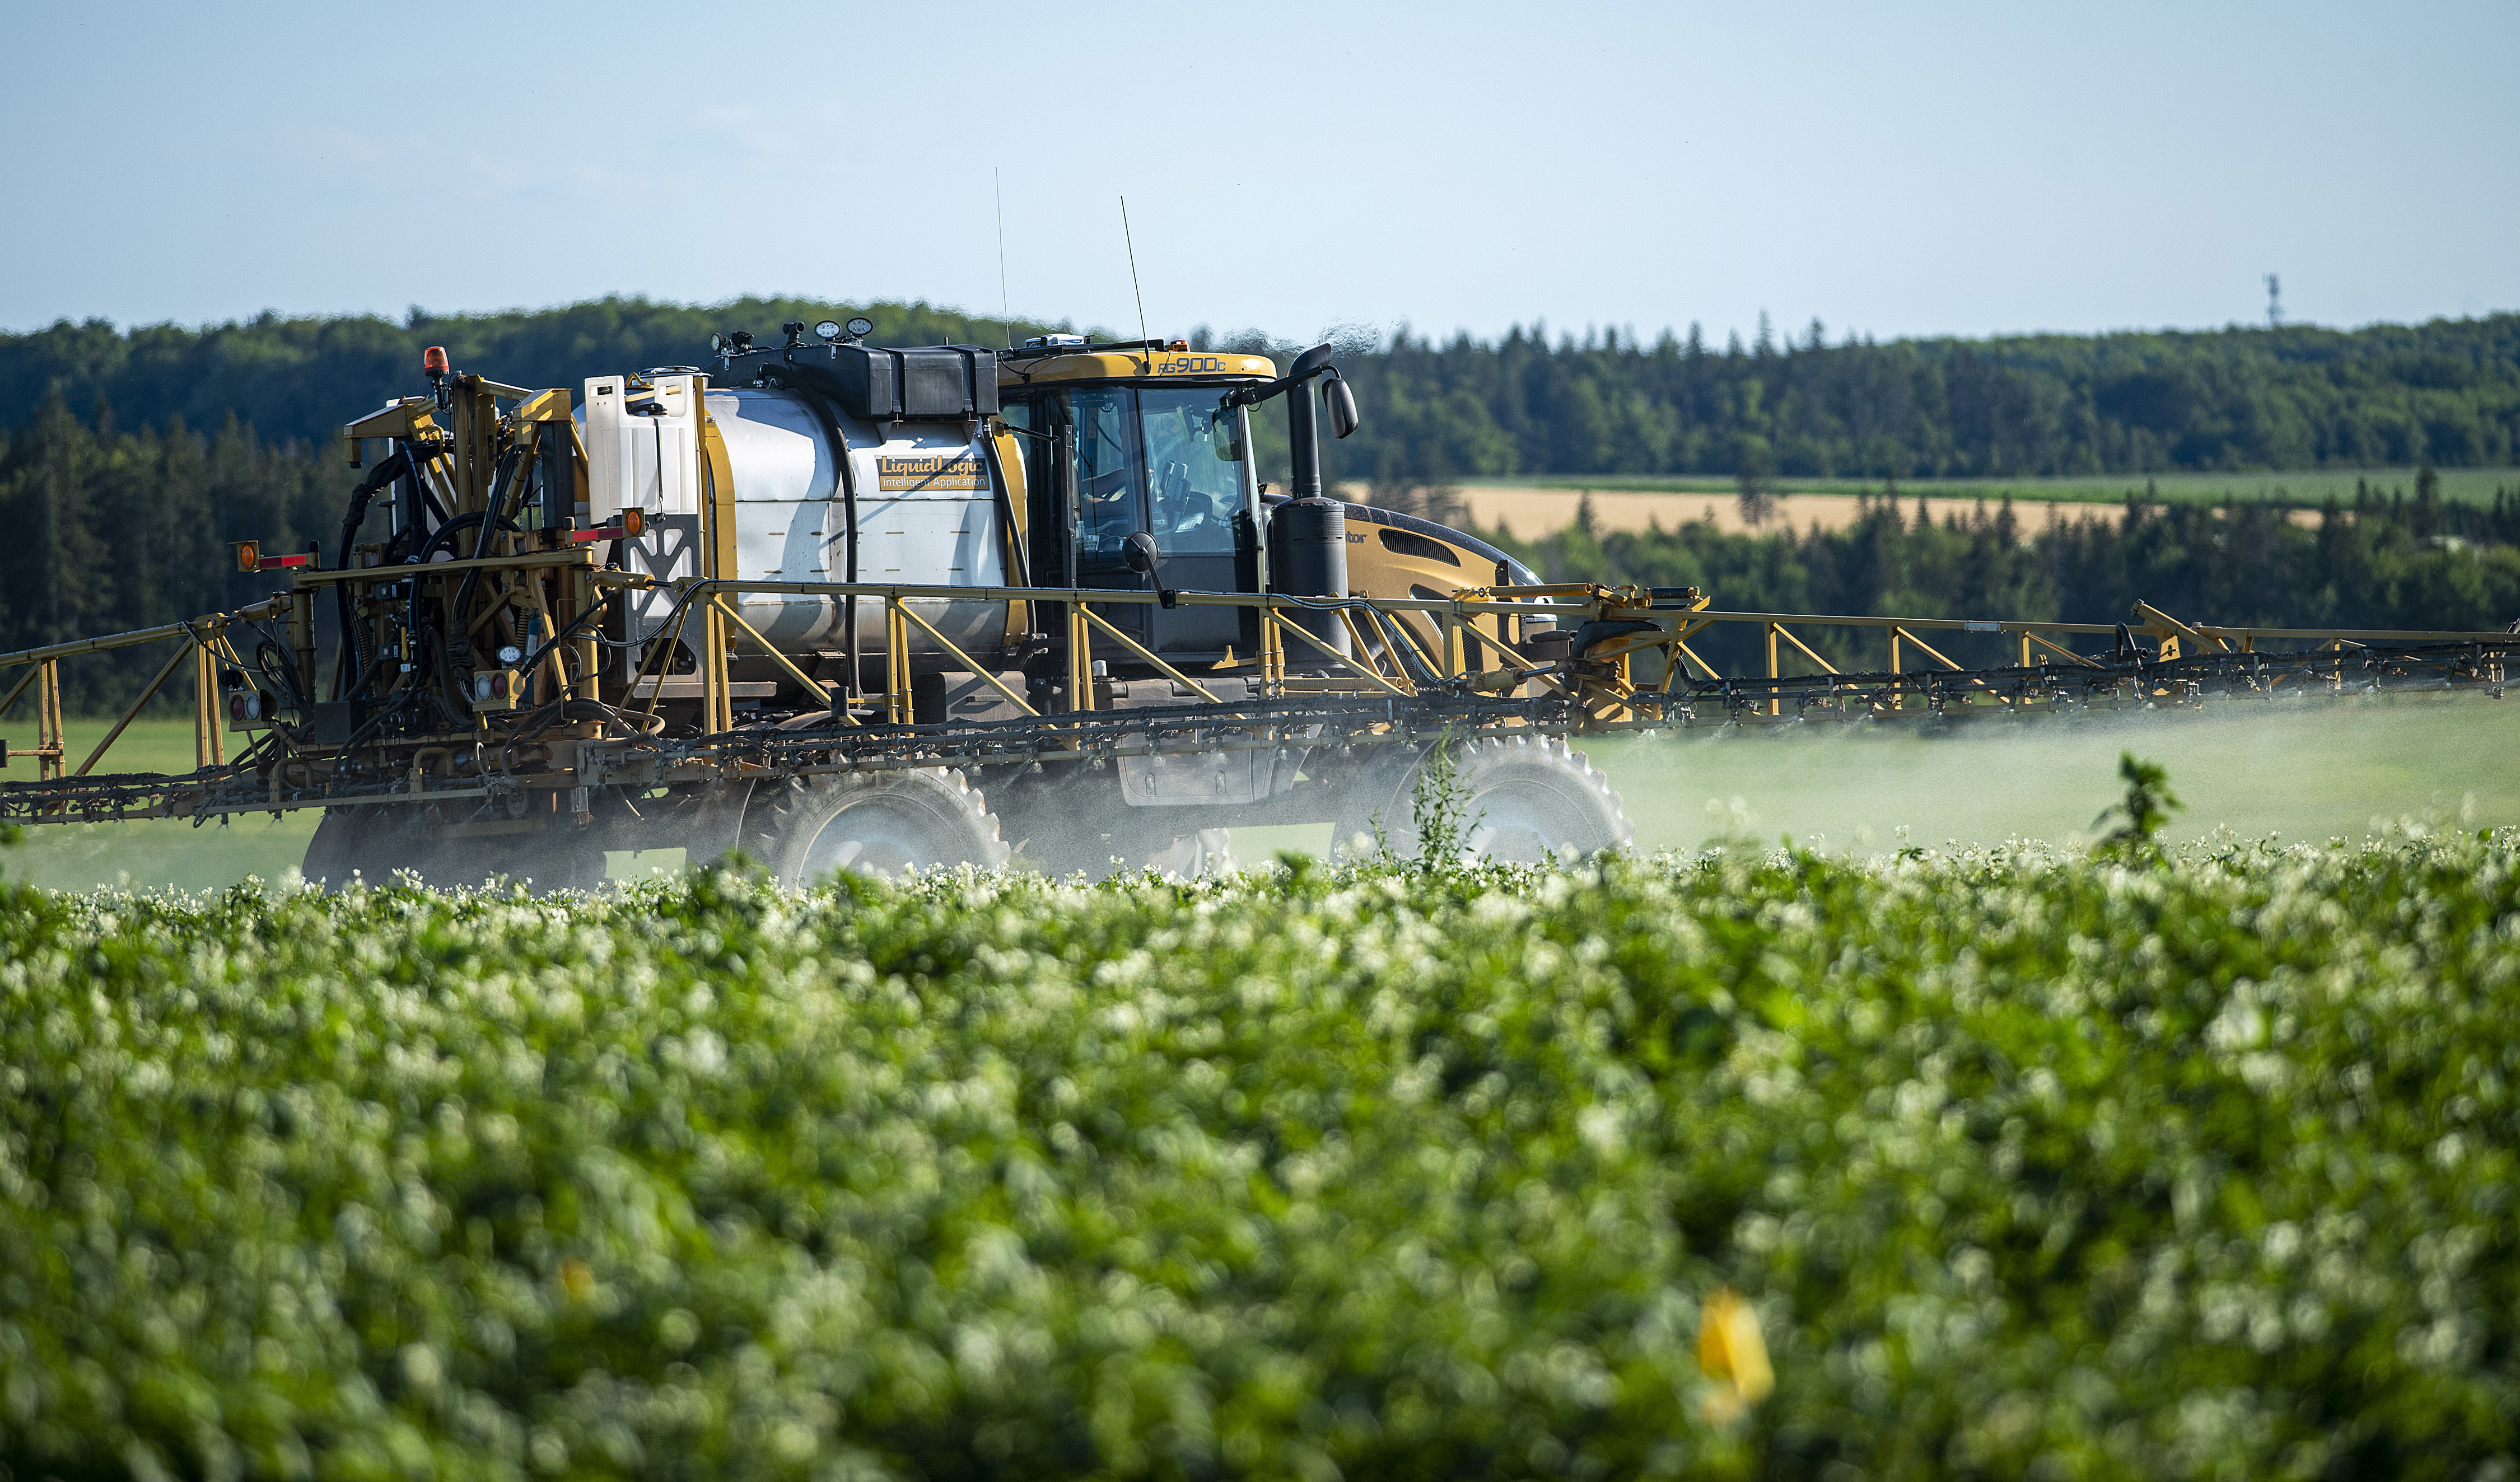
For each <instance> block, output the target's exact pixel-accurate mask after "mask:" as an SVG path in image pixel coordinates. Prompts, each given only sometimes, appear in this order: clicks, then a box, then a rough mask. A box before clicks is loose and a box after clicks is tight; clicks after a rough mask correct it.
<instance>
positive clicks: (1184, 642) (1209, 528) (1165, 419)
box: [1138, 385, 1249, 657]
mask: <svg viewBox="0 0 2520 1482" xmlns="http://www.w3.org/2000/svg"><path fill="white" fill-rule="evenodd" d="M1223 399H1224V398H1223V393H1222V392H1221V391H1220V390H1219V389H1218V388H1217V387H1216V386H1213V385H1172V386H1160V385H1157V386H1144V387H1140V388H1138V433H1139V437H1138V441H1139V445H1140V446H1141V447H1142V448H1143V449H1144V450H1145V460H1146V470H1147V511H1148V523H1147V524H1146V526H1145V529H1146V530H1147V532H1148V534H1150V535H1152V536H1154V538H1155V549H1156V551H1158V552H1159V553H1161V556H1162V559H1161V560H1160V561H1158V562H1157V563H1156V567H1155V574H1156V576H1157V577H1158V578H1159V580H1160V582H1161V584H1162V585H1163V586H1166V587H1171V588H1174V589H1176V590H1179V591H1186V592H1232V591H1236V590H1238V588H1239V587H1240V585H1241V583H1240V581H1239V580H1238V573H1239V566H1240V563H1239V561H1238V552H1237V551H1236V549H1235V546H1236V533H1237V530H1238V526H1237V524H1236V521H1235V518H1234V516H1235V514H1236V512H1238V511H1239V510H1240V509H1242V507H1243V481H1244V478H1245V477H1246V472H1245V467H1246V466H1245V464H1244V462H1243V458H1244V455H1245V452H1246V449H1245V448H1244V446H1243V442H1244V435H1245V430H1244V429H1245V427H1246V424H1245V422H1244V419H1243V417H1242V414H1241V413H1240V411H1238V410H1229V409H1227V408H1226V407H1224V406H1223V405H1222V402H1223ZM1248 538H1249V537H1248V535H1247V534H1246V535H1245V536H1244V539H1246V540H1247V539H1248ZM1243 615H1244V614H1243V609H1241V608H1239V607H1216V606H1186V607H1175V608H1173V609H1171V610H1170V611H1165V610H1163V609H1161V608H1158V609H1156V611H1155V612H1154V614H1153V619H1152V621H1153V623H1154V631H1155V640H1154V642H1153V643H1151V644H1149V645H1148V647H1149V648H1151V649H1153V650H1154V651H1156V652H1158V653H1161V654H1163V655H1165V656H1166V657H1171V656H1172V655H1174V654H1180V655H1183V656H1185V657H1192V656H1207V655H1213V656H1217V657H1222V656H1223V655H1224V652H1225V651H1226V649H1227V648H1228V647H1230V646H1231V645H1233V644H1234V643H1236V642H1237V641H1238V640H1239V639H1240V638H1241V636H1242V626H1243Z"/></svg>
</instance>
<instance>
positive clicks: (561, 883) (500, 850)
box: [298, 803, 604, 892]
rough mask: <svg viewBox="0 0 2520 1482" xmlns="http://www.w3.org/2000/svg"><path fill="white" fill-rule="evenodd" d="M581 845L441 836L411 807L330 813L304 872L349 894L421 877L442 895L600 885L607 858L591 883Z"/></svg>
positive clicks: (561, 838)
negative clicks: (355, 884)
mask: <svg viewBox="0 0 2520 1482" xmlns="http://www.w3.org/2000/svg"><path fill="white" fill-rule="evenodd" d="M578 843H579V841H578V840H576V839H575V838H573V837H570V836H567V835H563V834H557V833H555V834H553V835H551V836H549V837H546V836H544V835H540V834H513V835H512V834H493V835H488V836H456V837H443V836H437V835H436V834H434V833H433V831H431V830H430V829H429V828H428V827H427V821H426V820H424V819H423V818H422V817H421V816H420V814H419V813H417V812H416V811H414V810H413V809H411V808H407V807H400V806H396V805H394V804H390V803H388V804H382V805H371V806H368V807H360V808H327V809H325V810H324V819H323V822H321V823H319V824H317V825H316V826H315V836H314V837H313V838H312V839H310V840H308V841H307V844H306V859H305V862H304V863H303V864H301V865H299V866H298V873H299V874H300V875H302V876H305V878H306V882H307V883H308V884H311V885H315V886H318V887H320V888H323V889H326V890H342V889H346V888H348V886H349V885H350V883H351V881H352V880H353V879H357V880H360V881H363V882H365V883H366V884H369V885H373V886H380V887H381V886H385V885H391V884H396V883H398V882H400V881H401V880H402V879H403V878H404V877H405V876H416V877H418V879H419V880H420V882H421V883H422V884H425V885H428V886H430V887H432V888H435V889H439V890H449V889H459V888H465V887H471V886H476V885H487V884H505V883H511V882H513V883H518V884H521V883H524V882H526V881H531V882H532V884H533V885H534V887H535V888H536V889H537V890H539V891H543V892H549V891H553V890H565V889H570V888H573V887H581V886H585V885H587V884H590V883H599V882H601V880H602V878H603V875H604V860H603V856H602V855H601V854H600V853H599V854H595V855H594V856H593V857H592V861H591V863H592V870H593V875H594V879H593V880H592V881H590V880H588V879H584V878H580V877H579V876H581V875H583V874H584V873H585V872H586V871H587V869H588V868H589V861H588V860H587V859H586V858H583V857H581V856H583V855H584V852H585V851H584V850H582V849H581V848H579V847H577V845H578Z"/></svg>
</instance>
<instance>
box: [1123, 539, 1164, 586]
mask: <svg viewBox="0 0 2520 1482" xmlns="http://www.w3.org/2000/svg"><path fill="white" fill-rule="evenodd" d="M1162 554H1163V553H1162V552H1160V551H1157V550H1156V549H1155V538H1154V537H1153V536H1151V535H1149V534H1148V533H1147V532H1146V531H1144V530H1140V531H1138V532H1137V533H1136V534H1134V535H1132V536H1130V537H1129V538H1128V539H1126V540H1124V541H1122V542H1120V559H1121V560H1123V561H1127V562H1128V563H1129V569H1130V570H1132V571H1135V572H1137V573H1138V574H1139V575H1140V576H1152V575H1154V574H1155V558H1156V557H1158V556H1160V555H1162Z"/></svg>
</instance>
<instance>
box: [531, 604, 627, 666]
mask: <svg viewBox="0 0 2520 1482" xmlns="http://www.w3.org/2000/svg"><path fill="white" fill-rule="evenodd" d="M621 591H622V589H620V588H617V587H616V588H614V589H613V590H612V591H609V592H607V593H605V594H604V596H603V598H602V599H601V600H599V601H598V602H597V603H596V604H595V605H594V606H590V607H588V608H587V609H586V610H585V611H583V612H580V613H579V614H577V615H576V616H575V617H572V618H570V619H569V620H568V622H567V624H566V625H564V626H563V627H562V628H561V629H560V630H559V631H558V632H555V633H554V634H552V636H551V637H550V638H548V639H545V640H544V641H543V646H542V647H541V648H539V649H536V650H535V651H533V652H532V653H531V654H528V655H527V656H526V658H525V660H524V662H522V663H520V664H518V665H517V673H519V674H524V675H528V676H530V675H531V674H533V673H534V671H535V670H536V669H538V668H539V667H540V666H541V664H542V661H543V659H544V658H546V657H547V656H549V655H550V653H551V651H552V650H554V649H557V648H559V647H560V646H561V645H562V643H563V642H565V641H566V640H567V638H568V636H569V635H570V634H571V633H574V632H576V631H577V630H578V629H579V628H580V627H583V626H584V625H585V623H586V620H587V619H588V618H591V617H595V616H597V615H599V614H600V613H602V612H603V611H604V609H605V608H607V607H608V606H612V604H613V602H614V601H615V600H616V599H618V598H619V597H620V596H621Z"/></svg>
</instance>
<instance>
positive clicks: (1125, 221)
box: [1120, 196, 1147, 339]
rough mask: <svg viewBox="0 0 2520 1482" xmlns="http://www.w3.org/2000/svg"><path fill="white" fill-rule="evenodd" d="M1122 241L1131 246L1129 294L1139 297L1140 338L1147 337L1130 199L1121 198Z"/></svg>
mask: <svg viewBox="0 0 2520 1482" xmlns="http://www.w3.org/2000/svg"><path fill="white" fill-rule="evenodd" d="M1120 240H1121V241H1122V242H1125V243H1128V245H1129V292H1132V293H1135V294H1137V295H1138V337H1139V338H1140V339H1144V338H1146V337H1147V292H1146V290H1144V289H1142V288H1140V287H1138V244H1137V242H1136V240H1135V239H1133V238H1131V237H1130V235H1129V198H1128V197H1126V196H1123V197H1121V198H1120Z"/></svg>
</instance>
